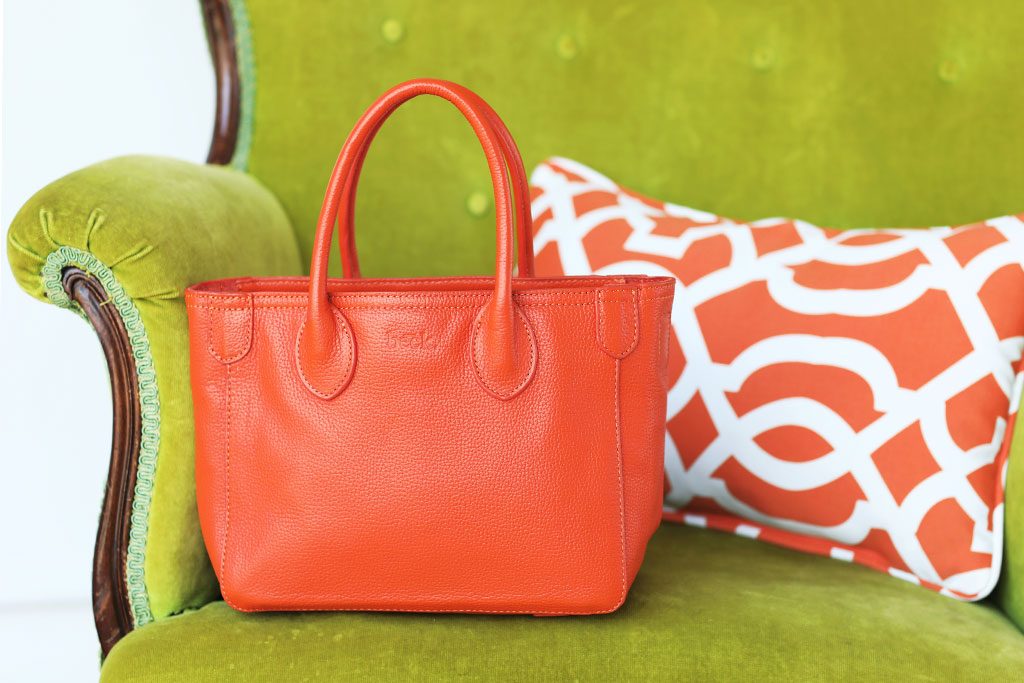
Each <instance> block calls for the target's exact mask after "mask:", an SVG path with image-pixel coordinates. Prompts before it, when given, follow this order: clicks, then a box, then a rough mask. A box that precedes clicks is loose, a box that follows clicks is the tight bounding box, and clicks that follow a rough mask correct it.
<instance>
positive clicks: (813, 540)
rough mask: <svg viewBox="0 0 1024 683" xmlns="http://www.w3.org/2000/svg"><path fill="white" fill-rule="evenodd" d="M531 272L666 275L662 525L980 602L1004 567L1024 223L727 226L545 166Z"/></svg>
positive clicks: (567, 164)
mask: <svg viewBox="0 0 1024 683" xmlns="http://www.w3.org/2000/svg"><path fill="white" fill-rule="evenodd" d="M531 180H532V184H533V186H534V187H533V213H534V220H535V226H536V234H535V250H536V252H537V270H538V274H542V275H562V274H565V275H585V274H591V273H597V274H601V275H612V274H616V273H619V274H626V273H644V274H649V275H672V276H674V277H675V278H676V279H677V280H678V286H677V289H676V298H675V307H674V309H673V312H672V326H673V332H674V334H673V340H672V347H671V349H670V370H669V382H670V384H669V386H670V390H669V396H668V425H667V433H666V439H665V474H666V497H665V518H666V519H669V520H673V521H680V522H684V523H687V524H691V525H695V526H706V527H709V528H715V529H719V530H724V531H729V532H732V533H736V534H739V535H743V536H749V537H751V538H759V539H762V540H765V541H769V542H772V543H776V544H780V545H784V546H788V547H792V548H796V549H800V550H804V551H807V552H812V553H818V554H822V555H828V556H831V557H834V558H836V559H840V560H845V561H852V562H858V563H861V564H864V565H867V566H870V567H873V568H875V569H877V570H880V571H883V572H887V573H889V574H891V575H893V576H897V577H899V578H903V579H906V580H909V581H913V582H915V583H919V584H921V585H923V586H927V587H929V588H932V589H933V590H938V591H940V592H942V593H944V594H946V595H951V596H954V597H958V598H962V599H968V600H977V599H980V598H983V597H984V596H985V595H987V594H988V593H989V592H990V591H991V590H992V588H993V587H994V586H995V583H996V581H997V579H998V576H999V565H1000V559H1001V553H1002V544H1003V530H1002V523H1003V486H1004V484H1005V477H1006V462H1007V456H1008V452H1009V443H1010V438H1009V435H1010V434H1011V432H1012V427H1013V421H1014V416H1015V414H1016V411H1017V403H1018V399H1019V396H1020V393H1021V387H1022V375H1021V372H1020V368H1019V365H1020V362H1021V352H1022V346H1024V222H1022V220H1021V218H1022V217H1014V216H1008V217H1003V218H997V219H993V220H989V221H985V222H982V223H977V224H973V225H966V226H961V227H940V228H932V229H928V230H920V229H910V230H908V229H899V230H897V229H886V230H866V229H865V230H846V231H839V230H827V229H822V228H818V227H815V226H813V225H810V224H808V223H805V222H802V221H797V220H784V219H767V220H761V221H756V222H752V223H740V222H735V221H731V220H729V219H726V218H722V217H720V216H716V215H713V214H709V213H705V212H702V211H695V210H693V209H689V208H686V207H682V206H676V205H673V204H666V203H662V202H657V201H652V200H650V199H646V198H644V197H641V196H639V195H637V194H636V193H634V192H631V191H629V190H627V189H625V188H622V187H620V186H618V185H616V184H615V183H614V182H612V181H611V180H609V179H608V178H606V177H605V176H603V175H601V174H599V173H597V172H596V171H594V170H592V169H589V168H587V167H585V166H582V165H580V164H578V163H576V162H573V161H570V160H567V159H552V160H549V161H548V162H546V163H544V164H542V165H540V166H539V167H538V168H537V169H536V170H535V171H534V173H533V176H532V179H531Z"/></svg>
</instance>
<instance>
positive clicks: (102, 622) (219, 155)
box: [61, 0, 241, 656]
mask: <svg viewBox="0 0 1024 683" xmlns="http://www.w3.org/2000/svg"><path fill="white" fill-rule="evenodd" d="M202 10H203V21H204V24H205V26H206V37H207V41H208V43H209V46H210V57H211V59H212V60H213V67H214V73H215V75H216V82H217V93H216V97H217V100H216V115H215V118H214V124H213V139H212V141H211V143H210V151H209V155H208V157H207V162H208V163H211V164H228V163H230V162H231V158H232V156H233V155H234V152H235V144H236V142H237V138H238V125H239V120H240V114H241V104H240V103H241V86H240V80H239V73H238V61H237V58H236V55H235V30H234V24H233V23H232V19H231V8H230V3H229V0H202ZM61 284H62V286H63V287H64V291H66V292H67V294H68V296H69V297H70V298H71V299H72V300H74V301H75V302H77V303H78V305H79V306H81V308H82V310H83V311H84V312H85V315H86V317H88V318H89V321H90V322H91V323H92V326H93V328H94V329H95V330H96V334H97V336H98V337H99V340H100V345H101V346H102V347H103V355H104V356H105V357H106V360H107V369H108V371H109V373H110V390H111V396H112V397H113V402H112V403H113V406H112V407H113V423H114V424H113V439H112V443H111V448H110V469H109V471H108V473H107V486H106V489H105V491H104V495H103V507H102V510H101V513H100V523H99V530H98V531H97V533H96V547H95V551H94V553H93V575H92V606H93V617H94V619H95V622H96V633H97V635H98V636H99V640H100V648H101V649H102V652H103V655H104V656H106V655H107V653H109V652H110V650H111V649H112V648H113V647H114V645H115V644H117V642H118V641H119V640H120V639H121V638H123V637H124V636H126V635H127V634H128V633H129V632H130V631H131V630H132V628H133V627H134V624H133V621H132V614H131V606H130V602H129V596H128V586H127V583H126V578H125V577H126V569H127V566H126V563H127V561H128V538H129V532H130V529H131V515H132V504H133V502H134V495H135V481H136V478H137V475H138V465H139V451H140V445H141V441H142V419H141V406H140V404H139V386H138V382H137V375H136V368H135V359H134V356H133V355H132V347H131V341H130V339H129V337H128V331H127V330H126V329H125V326H124V323H123V322H122V321H121V318H120V316H119V315H118V313H117V309H116V308H114V307H113V306H109V305H106V304H107V302H108V300H109V298H110V297H109V295H108V294H107V291H106V290H105V289H104V288H103V285H102V284H101V283H100V281H99V280H97V279H96V278H95V277H93V276H92V275H89V274H88V273H86V272H85V271H83V270H81V269H79V268H74V267H69V268H65V269H64V271H63V274H62V278H61Z"/></svg>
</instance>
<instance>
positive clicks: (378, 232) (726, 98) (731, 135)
mask: <svg viewBox="0 0 1024 683" xmlns="http://www.w3.org/2000/svg"><path fill="white" fill-rule="evenodd" d="M231 4H232V9H233V13H234V15H235V19H234V23H235V30H236V43H237V45H238V49H239V58H240V64H241V72H242V76H243V87H242V98H241V99H242V125H241V126H240V134H239V139H238V145H237V148H236V151H235V154H234V164H235V165H236V166H239V167H242V168H245V169H247V170H248V171H249V172H251V173H252V174H254V175H255V176H256V177H258V178H259V179H260V180H261V181H263V183H265V184H266V185H267V186H268V187H269V188H270V189H271V190H272V191H273V192H274V193H276V195H277V196H278V197H279V198H280V199H281V201H282V203H283V205H284V208H285V210H286V211H287V213H288V215H289V216H290V218H291V220H292V223H293V225H294V228H295V231H296V233H297V235H298V238H299V241H300V243H301V244H302V245H303V248H304V250H305V256H304V257H305V258H306V260H307V261H308V256H309V246H310V243H311V241H312V238H313V227H314V222H315V219H316V215H317V212H318V209H319V206H320V201H321V197H322V193H323V189H324V185H325V183H326V179H327V176H328V173H329V171H330V167H331V165H332V163H333V161H334V158H335V155H336V154H337V152H338V149H339V148H340V146H341V143H342V141H343V140H344V138H345V136H346V134H347V133H348V131H349V129H350V127H351V126H352V124H353V123H354V122H355V120H356V118H357V117H358V115H359V114H360V113H361V112H362V110H363V109H364V108H365V107H366V106H367V105H368V104H369V103H370V102H371V101H372V100H373V99H374V97H376V95H378V94H379V93H380V92H382V91H383V90H384V89H386V88H387V87H389V86H390V85H393V84H394V83H397V82H399V81H402V80H406V79H408V78H412V77H417V76H430V77H437V78H446V79H450V80H454V81H458V82H460V83H463V84H465V85H467V86H469V87H471V88H473V89H475V90H476V91H478V92H479V93H480V94H481V95H483V96H484V97H485V98H486V99H487V100H488V101H489V102H491V103H492V104H493V106H494V107H495V109H496V110H497V111H498V112H499V113H500V114H501V116H502V117H503V118H504V119H505V120H506V122H507V123H508V125H509V127H510V128H511V130H512V132H513V134H514V135H515V137H516V139H517V141H518V143H519V145H520V147H521V148H522V151H523V155H524V158H525V161H526V165H527V168H528V169H530V168H531V167H532V166H533V165H535V164H536V163H537V162H539V161H541V160H542V159H544V158H545V157H547V156H549V155H556V154H557V155H562V156H569V157H572V158H575V159H577V160H579V161H582V162H584V163H586V164H588V165H590V166H592V167H594V168H596V169H599V170H601V171H602V172H604V173H606V174H608V175H610V176H611V177H613V178H615V179H616V180H617V181H619V182H621V183H623V184H624V185H626V186H628V187H632V188H634V189H636V190H639V191H641V192H643V193H645V194H647V195H649V196H653V197H658V198H661V199H666V200H671V201H675V202H679V203H683V204H687V205H690V206H694V207H697V208H701V209H706V210H710V211H714V212H717V213H720V214H724V215H730V216H735V217H738V218H746V219H750V218H757V217H765V216H776V215H787V216H793V217H798V218H804V219H807V220H811V221H814V222H817V223H819V224H823V225H830V226H836V227H850V226H858V225H932V224H941V223H948V222H966V221H970V220H973V219H978V218H982V217H986V216H992V215H998V214H1003V213H1011V212H1019V211H1021V210H1024V196H1022V195H1021V190H1022V189H1024V165H1022V164H1021V162H1020V160H1021V159H1022V158H1024V127H1022V125H1021V115H1020V112H1021V111H1022V107H1024V87H1022V85H1024V82H1022V76H1024V51H1022V50H1020V49H1018V45H1019V41H1020V37H1019V36H1018V35H1016V34H1015V32H1014V29H1013V27H1014V26H1019V25H1020V23H1021V20H1022V19H1024V17H1022V16H1021V15H1024V4H1021V3H1017V2H1011V1H1009V0H981V1H980V2H976V3H963V2H958V1H957V0H920V1H915V2H901V3H893V2H891V1H889V0H861V1H860V2H849V3H822V2H814V1H813V0H781V1H779V2H748V1H744V0H684V1H682V2H672V3H668V2H664V3H654V4H650V3H640V2H622V0H586V1H583V0H579V1H576V2H559V3H547V2H526V1H523V0H505V1H503V2H489V1H488V2H482V1H480V0H461V1H459V2H452V3H448V2H446V3H444V4H443V5H438V4H437V3H431V2H417V1H415V0H348V1H346V2H341V1H330V0H318V1H316V2H289V3H282V2H279V1H278V0H231ZM979 4H980V5H981V6H982V7H980V8H979V7H978V5H979ZM1008 15H1018V16H1016V17H1008ZM491 204H492V199H491V195H490V183H489V180H488V177H487V172H486V166H485V164H484V158H483V155H482V153H481V152H480V150H479V149H478V146H477V144H476V142H475V139H474V138H473V135H472V133H471V132H470V130H469V128H468V126H466V125H465V123H464V122H463V121H462V119H461V118H460V117H459V116H457V115H455V113H454V112H453V111H450V110H449V108H448V106H447V105H446V104H445V103H443V102H438V101H422V102H414V103H413V104H412V105H411V106H409V107H408V108H407V109H403V110H402V111H400V112H399V113H398V114H397V115H396V116H395V117H394V120H393V121H391V122H389V123H388V124H387V126H385V127H384V129H383V130H382V132H381V134H380V136H379V139H378V142H377V143H376V144H375V146H374V148H373V151H372V152H371V154H370V157H369V159H368V162H367V165H366V170H365V172H364V174H363V182H362V183H361V185H360V192H359V208H358V216H357V224H358V226H359V229H358V231H357V233H358V236H359V238H358V239H359V245H360V251H361V254H362V255H363V261H364V266H365V267H364V271H365V272H366V273H367V274H368V275H381V276H396V275H405V276H413V275H428V274H469V273H488V272H489V271H490V269H491V267H492V266H491V263H492V249H493V246H492V245H493V238H492V230H491V224H492V223H491V221H492V220H493V213H492V207H491Z"/></svg>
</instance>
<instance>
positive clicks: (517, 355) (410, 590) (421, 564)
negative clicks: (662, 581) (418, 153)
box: [186, 80, 674, 615]
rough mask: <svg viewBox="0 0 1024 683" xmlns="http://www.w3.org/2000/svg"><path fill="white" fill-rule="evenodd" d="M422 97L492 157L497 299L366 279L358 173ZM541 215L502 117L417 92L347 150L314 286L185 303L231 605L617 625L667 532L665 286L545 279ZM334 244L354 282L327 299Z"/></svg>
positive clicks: (357, 131) (474, 281) (217, 549)
mask: <svg viewBox="0 0 1024 683" xmlns="http://www.w3.org/2000/svg"><path fill="white" fill-rule="evenodd" d="M424 94H429V95H435V96H440V97H443V98H445V99H447V100H449V101H450V102H452V103H453V104H454V105H455V106H456V107H457V108H458V109H459V110H460V111H461V112H462V113H463V115H465V116H466V118H467V119H468V120H469V121H470V123H471V124H472V125H473V128H474V130H475V131H476V133H477V136H478V137H479V138H480V140H481V144H482V146H483V148H484V151H485V153H486V155H487V160H488V164H489V166H490V169H491V175H492V180H493V182H494V186H495V206H496V207H498V211H497V253H496V274H495V277H494V278H484V277H455V278H438V279H430V278H417V279H388V280H371V279H362V278H360V277H359V270H358V260H357V258H356V254H355V249H354V244H355V241H354V239H353V237H352V227H353V226H352V216H353V214H354V212H353V210H352V204H353V201H354V192H355V188H356V180H357V177H358V172H359V168H360V166H361V163H362V160H363V158H365V154H366V149H367V148H368V145H369V143H370V141H371V140H372V138H373V135H374V134H375V133H376V131H377V130H378V129H379V127H380V125H381V124H382V123H383V121H384V119H386V118H387V116H388V115H389V114H390V113H391V112H392V111H394V109H395V108H397V107H398V106H399V105H400V104H401V103H402V102H405V101H407V100H408V99H410V98H412V97H416V96H418V95H424ZM528 202H529V196H528V194H527V189H526V179H525V172H524V171H523V168H522V161H521V159H520V157H519V153H518V150H517V149H516V147H515V144H514V143H513V141H512V138H511V136H510V135H509V134H508V131H507V130H506V129H505V127H504V124H502V123H501V121H500V119H499V118H498V117H497V115H496V114H495V113H494V112H493V111H492V110H491V109H490V108H489V107H488V106H487V105H486V104H485V103H484V102H483V101H482V100H480V98H478V97H477V96H476V95H474V94H473V93H471V92H469V91H468V90H465V89H464V88H462V87H460V86H457V85H455V84H453V83H448V82H444V81H434V80H416V81H410V82H408V83H404V84H401V85H399V86H397V87H395V88H393V89H392V90H390V91H388V92H387V93H385V95H383V96H382V97H381V98H380V99H379V100H378V101H377V103H375V104H374V105H373V106H371V108H370V109H369V110H368V111H367V113H366V114H365V115H364V116H363V117H362V118H361V119H360V121H359V122H358V123H357V124H356V127H355V128H354V129H353V131H352V134H351V135H350V137H349V139H348V141H347V142H346V143H345V146H344V148H343V149H342V152H341V154H340V156H339V158H338V163H337V165H336V166H335V169H334V173H333V174H332V176H331V180H330V183H329V185H328V189H327V194H326V197H325V200H324V207H323V210H322V211H321V216H320V220H319V222H318V225H317V237H316V246H315V249H314V255H313V261H312V267H311V269H310V273H311V275H310V277H309V278H238V279H232V280H220V281H216V282H209V283H204V284H201V285H196V286H194V287H191V288H189V290H188V291H187V293H186V303H187V307H188V314H189V331H190V343H191V375H192V389H193V396H194V402H195V415H196V487H197V495H198V503H199V516H200V522H201V525H202V529H203V535H204V539H205V542H206V546H207V549H208V551H209V553H210V557H211V559H212V560H213V566H214V568H215V570H216V572H217V576H218V578H219V579H220V582H221V590H222V592H223V594H224V597H225V600H227V601H228V602H229V604H231V605H232V606H233V607H235V608H236V609H241V610H246V611H257V610H336V609H349V610H380V611H444V612H483V613H492V614H504V613H509V614H513V613H527V614H538V615H562V614H594V613H604V612H610V611H612V610H615V609H616V608H617V607H618V606H619V605H621V604H622V602H623V600H624V599H625V597H626V594H627V591H628V589H629V586H630V584H631V583H632V581H633V578H634V577H635V575H636V573H637V571H638V569H639V567H640V563H641V561H642V559H643V554H644V550H645V548H646V544H647V541H648V539H649V538H650V536H651V534H652V533H653V532H654V530H655V528H656V527H657V525H658V522H659V518H660V514H661V497H662V493H663V480H662V472H663V467H662V452H663V447H664V444H663V434H662V432H663V426H664V420H665V399H666V386H665V379H666V378H665V375H666V367H667V348H668V338H667V335H668V331H669V327H670V326H669V316H670V314H671V307H672V296H673V291H674V281H673V280H672V279H671V278H668V277H646V276H609V277H583V278H579V277H560V278H536V277H533V252H532V245H531V241H530V239H529V235H530V233H531V221H530V214H529V209H528ZM339 219H340V220H339ZM336 222H337V224H338V229H339V233H340V243H341V249H342V255H343V263H344V265H345V274H346V276H347V277H346V278H344V279H335V280H328V278H327V260H328V255H329V253H330V245H331V237H332V235H331V233H332V230H333V226H334V225H335V223H336ZM514 237H518V240H514ZM516 241H518V254H519V273H520V277H516V278H513V277H512V265H513V258H514V254H515V251H516V246H515V245H516Z"/></svg>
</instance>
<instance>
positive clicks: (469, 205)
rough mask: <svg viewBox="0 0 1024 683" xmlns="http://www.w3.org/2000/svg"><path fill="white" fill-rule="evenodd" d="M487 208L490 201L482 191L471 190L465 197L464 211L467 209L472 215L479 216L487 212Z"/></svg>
mask: <svg viewBox="0 0 1024 683" xmlns="http://www.w3.org/2000/svg"><path fill="white" fill-rule="evenodd" d="M489 208H491V202H490V200H488V199H487V195H486V194H484V193H483V192H480V191H476V192H471V193H470V194H469V196H468V197H466V211H469V213H470V215H472V216H476V217H477V218H480V217H481V216H483V215H484V214H486V213H487V209H489Z"/></svg>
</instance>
